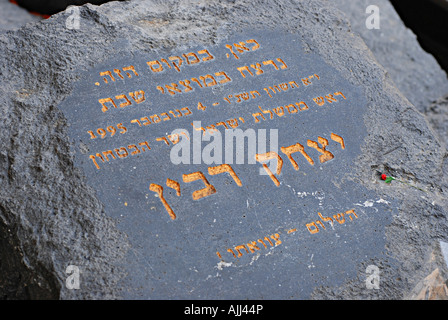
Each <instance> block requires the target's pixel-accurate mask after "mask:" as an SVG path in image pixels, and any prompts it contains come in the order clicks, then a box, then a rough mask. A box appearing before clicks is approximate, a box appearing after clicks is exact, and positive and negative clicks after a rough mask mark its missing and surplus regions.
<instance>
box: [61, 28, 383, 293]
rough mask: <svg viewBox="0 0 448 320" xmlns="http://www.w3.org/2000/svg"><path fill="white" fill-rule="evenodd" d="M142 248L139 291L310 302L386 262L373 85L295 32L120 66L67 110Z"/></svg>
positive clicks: (130, 280)
mask: <svg viewBox="0 0 448 320" xmlns="http://www.w3.org/2000/svg"><path fill="white" fill-rule="evenodd" d="M59 108H60V109H61V110H62V111H63V113H64V115H65V116H66V118H67V120H68V122H69V124H70V129H69V132H70V137H71V139H72V140H73V145H74V146H76V148H75V150H73V151H74V153H75V159H76V163H77V165H78V166H79V167H80V168H82V169H83V171H84V172H85V174H86V176H87V178H88V182H89V184H90V185H91V186H92V187H93V188H94V189H95V191H96V195H97V196H98V198H99V199H100V200H101V201H102V202H103V203H104V204H105V208H106V212H107V214H108V215H110V216H111V217H112V218H113V219H115V220H116V221H118V227H119V229H120V230H122V231H123V232H124V233H125V234H126V235H127V237H128V239H129V242H130V244H131V247H132V248H131V250H129V253H128V258H127V259H126V265H124V266H122V267H123V268H125V269H126V270H127V272H128V276H127V277H126V278H125V280H123V281H124V283H123V284H122V286H123V288H126V292H125V294H124V296H125V297H126V298H136V297H142V298H155V299H158V298H163V299H165V298H203V299H214V298H227V299H230V298H241V299H246V298H249V299H250V298H255V299H271V298H275V299H287V298H309V297H310V295H311V293H312V291H313V290H314V288H316V287H318V286H337V285H341V284H342V283H343V282H344V281H345V279H347V278H351V277H355V276H356V272H357V266H358V265H359V264H362V263H367V262H368V261H369V260H371V259H379V258H380V257H381V256H382V254H383V252H382V251H383V248H384V245H385V242H384V241H385V240H384V226H385V225H387V223H388V221H389V219H390V216H391V210H390V209H389V206H388V204H389V201H388V200H386V199H382V198H380V197H378V196H377V195H375V193H373V192H372V191H369V190H367V189H366V188H364V187H362V186H361V185H360V184H358V183H356V181H354V180H353V177H352V167H353V163H354V161H356V159H357V156H359V154H360V153H361V148H362V143H363V140H364V137H365V136H366V129H365V127H364V124H363V121H362V118H363V115H364V113H365V110H366V98H365V97H364V95H363V91H362V90H361V89H360V88H359V87H357V86H355V85H353V84H351V83H350V82H349V81H347V79H344V77H342V76H341V74H340V73H339V72H338V71H337V70H335V69H334V68H333V67H331V66H330V65H328V64H327V63H326V62H325V61H324V60H323V59H322V57H320V56H318V55H316V54H313V53H308V52H307V51H306V50H305V49H304V47H303V45H302V43H301V41H300V38H299V37H297V35H295V34H289V33H288V32H286V31H285V30H282V29H278V30H275V31H272V30H271V31H267V30H258V31H253V32H245V33H235V34H232V35H229V37H228V38H227V39H226V40H225V41H222V42H221V43H217V44H215V45H213V46H198V47H191V48H183V49H182V50H180V49H179V50H176V51H158V52H154V53H153V54H151V55H148V54H141V55H138V54H136V55H134V56H121V57H117V58H116V60H115V61H110V62H108V63H107V64H102V65H99V66H96V67H95V68H94V69H92V70H90V71H89V72H87V73H85V74H84V76H83V77H82V79H81V80H79V82H78V83H77V84H76V85H75V89H74V91H73V93H72V94H71V95H70V96H69V97H67V98H66V99H65V100H64V102H63V103H62V104H61V105H60V106H59Z"/></svg>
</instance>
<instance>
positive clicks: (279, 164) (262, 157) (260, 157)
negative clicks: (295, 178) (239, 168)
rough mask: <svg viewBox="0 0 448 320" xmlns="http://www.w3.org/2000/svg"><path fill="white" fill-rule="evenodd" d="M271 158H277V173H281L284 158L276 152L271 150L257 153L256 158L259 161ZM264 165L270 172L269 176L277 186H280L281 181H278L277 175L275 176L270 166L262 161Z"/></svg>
mask: <svg viewBox="0 0 448 320" xmlns="http://www.w3.org/2000/svg"><path fill="white" fill-rule="evenodd" d="M271 159H277V170H276V174H277V175H280V173H281V172H282V166H283V160H282V158H281V157H280V156H279V155H278V154H277V153H276V152H273V151H271V152H267V153H263V154H256V155H255V160H257V161H258V162H263V161H268V160H271ZM262 166H263V168H264V170H266V172H267V173H268V175H269V177H270V178H271V179H272V181H273V182H274V184H275V185H276V186H277V187H278V186H280V182H279V181H278V179H277V177H276V176H274V174H273V173H272V171H271V170H270V169H269V167H268V166H267V165H266V164H265V163H262Z"/></svg>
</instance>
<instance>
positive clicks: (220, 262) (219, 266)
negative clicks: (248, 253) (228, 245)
mask: <svg viewBox="0 0 448 320" xmlns="http://www.w3.org/2000/svg"><path fill="white" fill-rule="evenodd" d="M232 264H233V263H232V262H224V261H219V262H218V264H217V266H216V267H217V268H218V270H222V268H223V267H224V268H228V267H231V266H232Z"/></svg>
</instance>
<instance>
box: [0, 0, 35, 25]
mask: <svg viewBox="0 0 448 320" xmlns="http://www.w3.org/2000/svg"><path fill="white" fill-rule="evenodd" d="M40 19H41V18H40V17H38V16H35V15H32V14H30V13H29V12H28V11H26V10H25V9H23V8H20V7H19V6H17V5H14V4H12V3H11V2H9V1H8V0H0V32H6V31H8V30H17V29H18V28H20V27H21V26H23V25H24V24H26V23H29V22H36V21H38V20H40Z"/></svg>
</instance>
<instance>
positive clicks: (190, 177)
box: [182, 171, 216, 200]
mask: <svg viewBox="0 0 448 320" xmlns="http://www.w3.org/2000/svg"><path fill="white" fill-rule="evenodd" d="M182 179H183V180H184V182H186V183H190V182H193V181H196V180H202V182H203V183H204V185H205V188H203V189H200V190H196V191H194V192H193V195H192V196H193V200H199V199H202V198H204V197H208V196H210V195H212V194H214V193H216V189H215V187H214V186H213V185H211V184H210V183H209V182H208V180H207V178H206V177H205V176H204V174H203V173H202V172H200V171H198V172H193V173H190V174H184V175H182Z"/></svg>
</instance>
